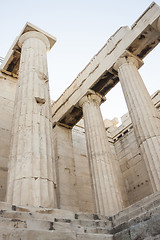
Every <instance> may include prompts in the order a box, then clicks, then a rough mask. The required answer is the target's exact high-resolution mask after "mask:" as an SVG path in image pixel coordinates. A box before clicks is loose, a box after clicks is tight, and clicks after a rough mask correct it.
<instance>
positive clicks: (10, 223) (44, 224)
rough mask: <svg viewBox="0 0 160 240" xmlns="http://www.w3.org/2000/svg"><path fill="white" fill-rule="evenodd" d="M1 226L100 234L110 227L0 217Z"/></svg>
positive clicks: (105, 232)
mask: <svg viewBox="0 0 160 240" xmlns="http://www.w3.org/2000/svg"><path fill="white" fill-rule="evenodd" d="M0 226H1V227H4V228H7V227H10V228H12V229H17V228H26V229H28V230H46V231H47V230H48V231H51V230H55V231H60V232H61V231H65V232H72V231H74V232H77V233H98V234H108V229H107V228H106V227H97V226H95V225H94V224H91V225H90V226H89V225H88V226H85V225H84V226H81V225H78V224H75V223H72V222H71V223H66V222H49V221H43V220H37V219H32V220H18V219H15V218H12V219H10V218H3V217H1V218H0Z"/></svg>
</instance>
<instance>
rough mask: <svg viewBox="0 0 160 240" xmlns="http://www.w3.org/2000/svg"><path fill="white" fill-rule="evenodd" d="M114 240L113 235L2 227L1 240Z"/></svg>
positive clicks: (0, 231) (0, 228)
mask: <svg viewBox="0 0 160 240" xmlns="http://www.w3.org/2000/svg"><path fill="white" fill-rule="evenodd" d="M19 239H23V240H112V239H113V236H112V235H111V234H92V233H76V232H66V231H56V230H50V231H45V230H28V229H23V228H22V229H18V228H17V229H10V228H9V227H7V228H3V227H0V240H19Z"/></svg>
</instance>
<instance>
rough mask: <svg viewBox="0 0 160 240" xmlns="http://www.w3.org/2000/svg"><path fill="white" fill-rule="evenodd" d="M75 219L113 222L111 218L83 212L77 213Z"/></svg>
mask: <svg viewBox="0 0 160 240" xmlns="http://www.w3.org/2000/svg"><path fill="white" fill-rule="evenodd" d="M75 219H79V220H103V221H107V220H111V218H110V217H106V216H101V215H97V214H92V213H82V212H79V213H76V214H75Z"/></svg>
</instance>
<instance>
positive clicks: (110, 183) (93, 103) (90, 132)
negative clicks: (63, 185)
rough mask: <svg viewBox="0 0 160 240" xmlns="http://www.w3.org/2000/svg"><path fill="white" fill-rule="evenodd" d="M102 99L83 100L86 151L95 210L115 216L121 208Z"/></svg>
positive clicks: (85, 98) (96, 97)
mask: <svg viewBox="0 0 160 240" xmlns="http://www.w3.org/2000/svg"><path fill="white" fill-rule="evenodd" d="M100 102H101V98H100V97H99V96H97V95H88V96H85V97H83V98H82V99H81V100H80V103H79V104H80V106H82V109H83V116H84V124H85V133H86V142H87V151H88V158H89V165H90V173H91V179H92V185H93V193H94V199H95V208H96V209H95V210H96V212H97V213H98V214H101V215H112V214H114V213H116V212H118V211H119V210H120V209H121V204H122V203H121V198H120V195H119V190H118V187H117V184H116V179H115V176H114V174H115V173H114V170H113V165H112V164H113V163H112V154H111V150H110V146H109V143H108V139H107V135H106V131H105V127H104V122H103V119H102V115H101V111H100Z"/></svg>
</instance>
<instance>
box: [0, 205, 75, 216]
mask: <svg viewBox="0 0 160 240" xmlns="http://www.w3.org/2000/svg"><path fill="white" fill-rule="evenodd" d="M0 209H1V211H7V212H11V211H16V212H25V213H32V214H37V215H38V214H44V215H52V216H54V217H53V218H63V219H75V213H74V212H71V211H68V210H62V209H53V208H51V209H49V208H41V207H39V208H38V207H37V208H36V207H32V206H29V207H24V206H15V205H11V204H9V203H6V202H0Z"/></svg>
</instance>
